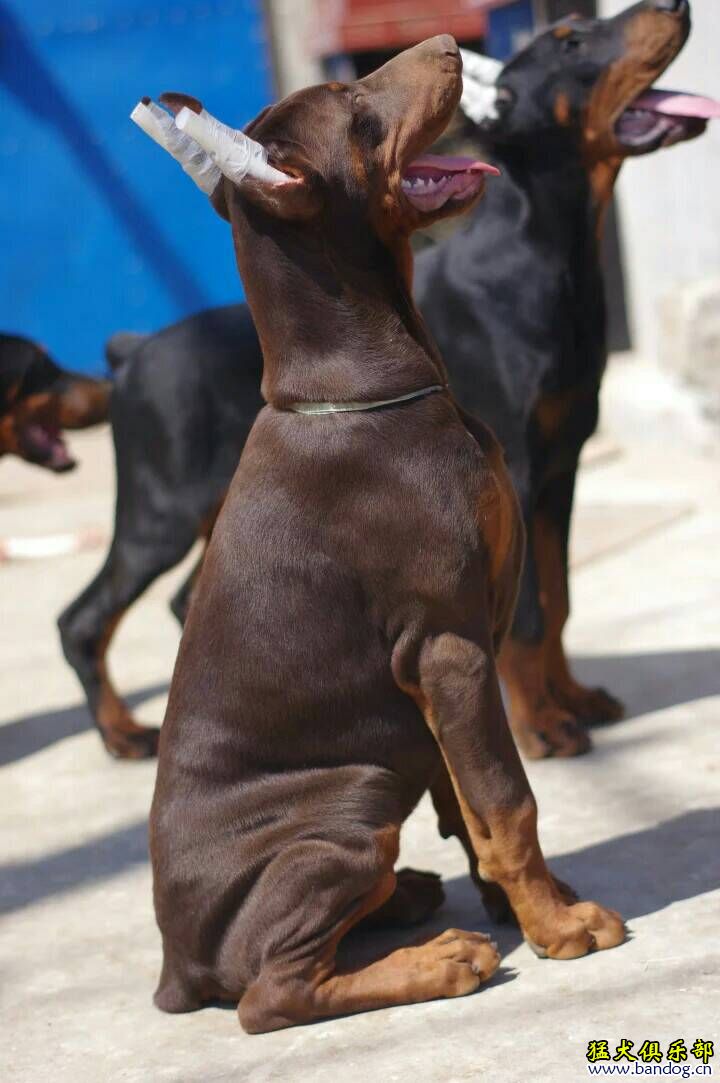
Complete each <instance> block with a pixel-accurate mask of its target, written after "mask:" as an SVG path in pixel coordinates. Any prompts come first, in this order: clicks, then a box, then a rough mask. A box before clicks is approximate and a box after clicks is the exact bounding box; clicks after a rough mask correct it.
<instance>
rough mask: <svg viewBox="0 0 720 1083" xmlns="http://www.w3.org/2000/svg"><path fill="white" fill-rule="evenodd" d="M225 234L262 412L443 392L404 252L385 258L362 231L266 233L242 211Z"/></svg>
mask: <svg viewBox="0 0 720 1083" xmlns="http://www.w3.org/2000/svg"><path fill="white" fill-rule="evenodd" d="M232 224H233V238H234V242H235V250H236V256H237V260H238V267H239V270H240V275H241V278H242V280H243V284H244V286H245V289H246V293H247V299H248V303H249V305H250V309H251V311H252V314H253V318H254V320H255V326H256V327H257V331H258V335H259V338H260V343H261V346H262V352H263V362H264V364H263V382H262V394H263V397H264V398H265V400H266V401H267V402H269V403H270V404H271V405H273V406H276V407H279V408H287V407H288V406H290V405H291V404H293V403H299V402H348V401H351V402H374V401H379V400H387V399H392V398H394V397H397V396H399V395H403V394H405V393H407V392H412V391H416V390H419V389H421V388H423V387H427V386H429V385H433V384H437V383H445V381H446V373H445V369H444V366H443V364H442V362H441V360H440V358H439V355H438V353H437V350H436V347H435V346H434V344H433V342H432V340H431V339H430V337H429V335H428V333H427V331H426V329H425V325H424V324H423V322H422V319H421V317H420V315H419V313H418V312H417V309H416V308H415V305H414V303H413V301H412V299H411V291H410V284H409V283H408V281H407V266H408V264H407V253H406V250H405V246H404V245H400V246H399V248H398V251H397V252H396V253H392V252H390V250H389V249H388V248H387V247H386V246H385V245H384V244H382V243H381V242H380V240H379V239H378V238H377V237H376V236H375V235H374V233H373V232H372V231H371V228H370V226H369V224H368V223H367V222H363V223H362V226H361V227H358V228H356V229H348V228H347V225H348V224H347V222H346V223H345V228H342V229H340V230H338V231H335V230H328V229H327V228H322V227H318V228H317V229H312V228H310V227H308V226H293V225H291V224H288V223H275V222H272V223H270V227H268V218H267V216H266V215H262V214H261V213H260V212H256V211H255V210H254V208H252V207H250V206H248V205H247V204H246V203H243V204H242V205H241V206H240V207H237V208H235V209H234V211H233V213H232Z"/></svg>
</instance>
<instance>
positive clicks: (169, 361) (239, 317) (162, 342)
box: [60, 0, 702, 757]
mask: <svg viewBox="0 0 720 1083" xmlns="http://www.w3.org/2000/svg"><path fill="white" fill-rule="evenodd" d="M688 27H689V21H688V10H687V4H685V3H684V0H683V2H682V3H681V4H680V5H670V4H669V3H667V2H666V3H664V4H662V5H661V4H660V3H657V2H653V0H648V2H647V3H644V4H639V5H635V6H634V7H632V8H630V9H629V11H627V12H625V13H624V14H623V15H621V16H618V17H617V18H616V19H609V20H602V19H599V20H591V21H588V20H568V21H566V22H563V23H561V24H560V25H559V26H556V27H554V28H552V29H551V30H549V31H548V32H546V33H544V34H542V35H540V37H538V38H537V39H536V40H535V41H534V42H533V44H531V45H530V46H529V47H528V48H527V49H525V50H524V51H523V52H522V53H520V54H519V55H518V56H517V57H516V58H515V59H514V60H513V61H511V62H510V63H509V64H508V65H507V66H506V68H505V69H504V72H503V74H502V76H501V78H500V79H499V80H498V85H497V88H493V90H492V95H491V98H492V102H493V103H495V102H496V103H497V108H496V109H495V113H496V116H495V119H494V120H493V121H492V122H491V123H487V124H485V125H484V127H485V128H486V129H487V131H486V136H487V138H488V139H490V140H491V141H492V153H493V154H495V155H496V156H498V157H499V158H500V159H501V160H502V164H503V170H504V173H505V175H504V176H503V177H501V178H500V179H499V180H498V181H497V182H496V184H494V185H493V191H492V193H491V198H490V199H489V200H487V201H486V205H483V206H482V207H480V208H479V209H478V211H477V213H476V217H475V220H474V221H473V224H472V225H471V227H470V228H469V230H466V231H464V232H463V233H462V234H459V235H458V236H456V237H455V239H454V240H452V241H451V242H450V244H449V245H447V244H446V245H444V246H443V247H442V248H440V249H438V251H437V252H434V251H432V250H431V251H429V252H424V253H423V254H422V255H421V256H420V257H419V259H418V260H417V274H416V281H417V291H418V295H419V298H420V301H421V309H422V310H423V311H424V314H425V315H426V316H427V317H428V319H429V320H430V323H431V326H432V329H433V331H434V333H435V334H436V335H437V337H438V338H439V340H440V341H441V344H442V349H443V352H444V355H445V357H446V360H447V362H448V364H449V367H450V373H451V383H452V384H453V386H454V388H456V390H457V393H458V395H459V397H460V399H461V401H464V403H465V404H466V405H467V406H469V407H470V408H471V409H472V410H473V411H474V412H476V413H477V414H478V416H480V417H483V418H485V419H487V420H488V421H489V422H490V423H491V424H492V425H493V426H495V431H496V434H497V436H498V437H499V439H500V442H501V443H502V444H503V445H504V446H505V447H506V449H507V454H508V455H509V458H510V463H511V467H512V472H513V477H514V479H515V482H516V485H517V486H518V491H519V492H520V493H521V494H522V502H523V510H524V513H525V517H526V521H527V524H528V527H529V529H530V531H531V535H532V538H533V552H532V554H531V558H530V561H529V563H528V568H527V571H526V574H525V577H524V579H523V588H522V594H521V601H520V607H519V616H518V618H517V624H516V626H515V628H514V631H513V637H512V640H511V643H510V646H509V648H508V649H507V651H506V656H505V669H504V674H505V676H506V678H507V679H508V682H509V685H510V688H511V693H512V700H513V712H514V722H515V731H516V734H517V737H518V740H519V741H520V743H521V744H522V747H523V749H524V750H525V751H526V752H527V753H528V754H529V755H545V754H549V753H551V752H554V753H561V754H569V753H572V752H578V751H581V750H582V749H583V748H585V747H587V738H586V736H585V735H584V732H583V730H582V729H581V728H580V726H579V725H578V722H577V721H576V720H577V719H578V718H582V719H586V718H591V717H592V718H594V717H598V716H605V717H608V716H610V717H613V716H617V715H618V713H619V705H617V703H616V702H615V701H613V700H612V699H610V698H609V697H607V696H606V695H604V694H603V693H595V692H591V693H588V692H587V691H586V690H584V689H582V688H580V687H579V686H578V685H576V684H575V682H574V681H572V678H571V677H570V675H569V671H568V670H567V664H566V662H565V657H564V654H563V652H562V640H561V631H562V625H563V623H564V617H565V613H566V610H567V589H566V585H567V577H566V540H565V539H566V534H567V525H568V522H569V516H570V502H571V498H572V488H573V481H574V471H575V467H576V463H577V456H578V452H579V449H580V447H581V445H582V442H583V440H584V439H585V438H586V436H587V435H588V434H589V433H590V432H591V431H592V428H593V427H594V424H595V415H596V412H597V389H598V383H599V379H600V374H601V371H602V366H603V364H604V359H605V345H604V327H603V299H602V283H601V280H600V270H599V266H598V260H597V247H596V239H595V232H596V228H597V223H598V220H599V217H600V216H601V211H602V206H603V205H604V202H605V201H606V200H607V198H608V196H609V193H610V191H611V188H612V181H613V180H614V177H615V176H616V174H617V171H618V169H619V166H620V164H621V162H622V160H623V159H624V158H625V157H627V156H628V155H629V154H634V153H639V152H640V151H648V150H652V149H656V148H657V147H658V146H660V145H663V144H664V143H666V142H668V140H669V139H673V140H676V139H678V138H688V137H689V136H690V135H691V134H695V132H696V131H697V130H698V128H699V127H701V126H702V124H701V123H700V122H697V121H693V122H691V121H684V120H683V119H682V118H675V120H674V121H672V122H671V121H669V120H668V118H667V117H665V118H663V117H662V116H658V115H657V114H649V113H647V112H645V113H639V112H637V111H631V113H630V114H628V113H623V112H622V110H623V107H624V106H625V105H626V104H627V103H628V102H630V101H632V99H633V98H634V97H636V96H637V94H638V93H640V92H641V91H642V90H643V89H644V88H645V87H646V86H647V85H648V84H649V83H650V82H651V81H652V79H654V78H655V77H656V75H657V74H658V73H659V72H660V71H661V70H662V69H663V68H664V67H665V66H666V65H667V64H668V63H669V62H670V60H671V59H672V57H673V56H674V55H675V53H676V52H677V51H678V50H679V49H680V47H681V45H682V43H683V41H684V40H685V37H686V36H687V32H688ZM628 118H629V119H628ZM650 122H651V126H652V133H651V138H650V139H648V138H646V137H645V136H643V134H642V133H643V130H644V128H645V126H646V125H648V124H650ZM615 128H618V130H619V134H618V132H616V131H615ZM278 319H281V313H278ZM108 358H109V360H110V362H111V364H112V365H113V367H114V368H115V370H116V386H115V391H114V394H113V401H112V424H113V434H114V439H115V449H116V460H117V493H118V495H117V512H116V520H115V534H114V538H113V542H112V545H111V548H110V552H109V553H108V556H107V559H106V561H105V564H104V566H103V567H102V569H101V570H100V572H99V573H98V575H97V576H96V578H95V579H94V580H93V582H92V583H90V585H89V586H88V587H87V588H86V590H85V591H84V592H83V594H82V595H80V597H79V598H78V599H76V601H74V602H73V603H72V604H71V605H70V606H69V608H68V609H67V610H66V611H65V613H63V615H62V617H61V618H60V630H61V635H62V642H63V647H64V650H65V655H66V657H67V659H68V661H69V662H70V664H71V665H72V666H73V667H74V669H75V671H76V672H77V674H78V676H79V678H80V681H81V683H82V685H83V688H84V690H85V693H86V696H87V699H88V703H89V706H90V710H91V712H92V714H93V717H94V719H95V721H96V723H97V724H98V726H99V728H100V731H101V733H102V735H103V738H104V740H105V744H106V746H107V748H108V749H109V750H110V751H111V752H112V753H113V754H115V755H117V756H127V757H131V756H142V755H150V754H152V753H153V752H154V751H155V748H156V743H157V730H156V729H154V728H149V727H142V726H138V725H137V724H136V723H135V721H134V720H133V719H132V717H131V715H130V713H129V711H128V708H127V707H126V705H125V704H124V702H123V701H122V700H121V699H120V697H119V696H118V695H117V693H116V691H115V689H114V687H113V685H112V683H111V681H110V678H109V675H108V670H107V665H106V652H107V649H108V646H109V643H110V640H111V637H112V634H113V631H114V629H115V628H116V626H117V624H118V622H119V620H120V618H121V617H122V614H123V613H124V612H125V610H126V609H127V608H128V607H129V606H131V605H132V604H133V603H134V602H135V600H136V599H137V598H138V597H139V596H140V594H142V592H143V591H144V590H145V589H146V588H147V586H148V585H149V584H150V583H151V582H153V580H154V579H156V578H157V576H158V575H160V574H161V573H162V572H164V571H166V570H167V569H168V568H171V567H173V566H174V565H175V564H177V563H178V562H179V561H180V560H181V559H182V558H183V557H184V556H185V555H186V553H187V552H188V551H189V550H190V548H191V547H192V545H193V543H194V542H195V541H196V539H197V538H207V536H208V534H209V532H210V530H211V528H212V523H213V521H214V517H215V515H216V514H217V509H218V507H219V505H220V503H221V501H222V498H223V496H224V493H225V492H226V490H227V486H228V484H229V481H230V478H231V476H232V472H233V469H234V467H235V465H236V463H237V459H238V457H239V455H240V451H241V449H242V447H243V444H244V442H245V439H246V437H247V433H248V431H249V428H250V425H251V423H252V420H253V418H254V417H255V414H256V412H257V410H258V409H259V408H260V406H261V405H262V399H261V397H260V394H259V384H260V378H261V371H262V358H261V353H260V347H259V343H258V338H257V334H256V331H255V328H254V326H253V323H252V318H251V315H250V312H249V310H248V308H247V306H246V305H235V306H228V307H225V308H219V309H215V310H211V311H209V312H204V313H201V314H199V315H197V316H193V317H190V318H189V319H187V320H184V321H182V322H181V323H178V324H176V325H174V326H172V327H169V328H166V329H165V330H164V331H161V332H159V333H158V334H156V335H152V336H139V335H127V334H124V335H118V336H116V337H115V338H114V339H112V340H111V341H110V343H109V344H108ZM556 523H557V524H558V526H557V529H556V527H555V524H556ZM543 531H544V532H543ZM553 542H555V545H554V546H553ZM538 556H539V559H540V566H541V567H542V570H543V576H544V577H545V586H544V587H541V585H540V582H539V574H540V573H539V571H538V567H539V565H538ZM192 579H193V577H191V579H190V580H188V583H187V584H186V585H185V586H184V588H183V589H182V590H181V591H180V593H179V595H178V596H177V597H176V598H175V600H174V602H173V610H174V612H175V613H176V614H177V616H178V617H179V619H180V620H181V621H182V620H183V619H184V616H185V611H186V608H187V602H188V597H189V593H190V587H191V584H192ZM543 597H544V598H545V604H544V605H543ZM548 606H549V608H547V607H548ZM550 680H552V693H551V690H550V688H549V682H550ZM556 697H557V698H556Z"/></svg>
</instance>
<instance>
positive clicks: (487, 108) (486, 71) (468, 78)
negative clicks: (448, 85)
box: [460, 49, 503, 126]
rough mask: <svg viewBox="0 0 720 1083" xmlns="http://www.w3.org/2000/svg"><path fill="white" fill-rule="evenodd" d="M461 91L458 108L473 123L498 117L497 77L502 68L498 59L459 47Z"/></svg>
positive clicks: (490, 120)
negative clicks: (461, 65)
mask: <svg viewBox="0 0 720 1083" xmlns="http://www.w3.org/2000/svg"><path fill="white" fill-rule="evenodd" d="M460 54H461V56H462V61H463V92H462V97H461V99H460V108H461V109H462V111H463V113H465V115H466V116H467V117H469V118H470V120H472V121H473V123H474V124H477V125H478V126H482V125H483V124H487V123H490V122H492V121H496V120H498V119H499V117H500V114H499V112H498V108H497V101H498V88H497V85H496V84H497V79H498V76H499V75H500V72H501V71H502V70H503V65H502V64H501V63H500V61H499V60H493V58H492V57H490V56H481V55H480V53H473V52H470V50H469V49H461V50H460Z"/></svg>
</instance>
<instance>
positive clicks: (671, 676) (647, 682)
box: [572, 650, 720, 718]
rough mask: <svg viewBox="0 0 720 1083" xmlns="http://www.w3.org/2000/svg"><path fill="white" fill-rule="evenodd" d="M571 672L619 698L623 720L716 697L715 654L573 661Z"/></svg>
mask: <svg viewBox="0 0 720 1083" xmlns="http://www.w3.org/2000/svg"><path fill="white" fill-rule="evenodd" d="M572 669H573V673H574V675H575V677H576V678H577V679H578V680H579V681H580V682H581V683H582V684H585V685H588V686H589V687H597V686H600V687H602V688H606V689H607V690H608V691H609V692H612V694H613V695H615V696H618V697H619V698H620V699H621V700H622V702H623V703H624V704H625V708H626V714H627V717H628V718H638V717H640V716H642V715H646V714H652V713H653V712H654V711H662V710H666V709H667V708H670V707H677V706H679V705H680V704H683V703H692V702H693V701H695V700H700V699H705V698H706V697H708V696H718V695H720V650H690V651H674V652H657V653H647V654H618V655H599V656H575V657H573V659H572Z"/></svg>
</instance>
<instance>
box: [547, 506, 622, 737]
mask: <svg viewBox="0 0 720 1083" xmlns="http://www.w3.org/2000/svg"><path fill="white" fill-rule="evenodd" d="M533 542H534V553H535V563H536V565H537V569H538V576H539V579H540V590H541V593H540V599H541V602H542V606H543V611H544V614H545V637H544V640H543V650H544V665H545V678H546V681H547V688H548V692H549V694H550V696H551V697H552V698H553V700H554V701H555V702H556V703H557V705H558V706H559V707H560V708H561V709H562V710H563V711H566V712H569V713H570V714H571V715H572V716H573V717H574V718H576V719H577V720H578V721H579V722H590V723H592V722H613V721H618V720H619V719H620V718H622V716H623V713H624V712H623V706H622V704H621V703H620V701H619V700H617V699H615V698H614V697H613V696H611V695H610V694H609V693H608V692H605V691H604V689H602V688H585V687H584V686H583V685H581V684H580V683H579V682H578V681H576V680H575V678H574V677H573V675H572V673H571V671H570V666H569V663H568V660H567V656H566V654H565V648H564V646H563V641H562V636H563V630H564V628H565V624H566V621H567V618H568V614H569V608H570V606H569V595H568V582H567V565H566V561H565V558H564V555H563V543H562V538H561V536H560V531H559V528H558V527H557V525H556V524H555V523H554V522H553V520H552V519H551V518H550V517H549V516H547V515H545V514H544V513H542V512H539V513H538V514H537V515H536V517H535V519H534V520H533Z"/></svg>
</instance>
